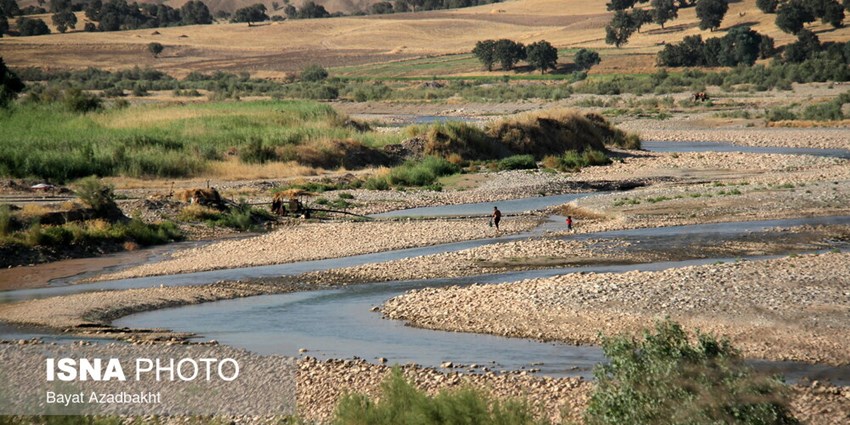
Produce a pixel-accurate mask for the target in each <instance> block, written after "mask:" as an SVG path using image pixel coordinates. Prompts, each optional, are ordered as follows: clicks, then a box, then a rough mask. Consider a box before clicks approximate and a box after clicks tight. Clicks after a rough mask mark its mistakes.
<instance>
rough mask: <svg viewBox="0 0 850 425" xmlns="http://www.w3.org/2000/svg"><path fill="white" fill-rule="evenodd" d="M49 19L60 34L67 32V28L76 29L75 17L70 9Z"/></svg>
mask: <svg viewBox="0 0 850 425" xmlns="http://www.w3.org/2000/svg"><path fill="white" fill-rule="evenodd" d="M51 19H52V20H53V25H54V26H56V30H58V31H59V32H61V33H64V32H65V31H67V30H68V28H71V29H74V28H76V27H77V15H75V14H74V12H72V11H71V9H66V10H64V11H61V12H56V13H54V14H53V16H52V17H51Z"/></svg>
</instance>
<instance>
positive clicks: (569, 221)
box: [567, 215, 573, 232]
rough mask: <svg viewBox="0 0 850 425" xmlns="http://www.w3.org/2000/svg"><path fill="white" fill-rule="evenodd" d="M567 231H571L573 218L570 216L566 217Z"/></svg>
mask: <svg viewBox="0 0 850 425" xmlns="http://www.w3.org/2000/svg"><path fill="white" fill-rule="evenodd" d="M567 230H569V231H571V232H572V231H573V216H571V215H568V216H567Z"/></svg>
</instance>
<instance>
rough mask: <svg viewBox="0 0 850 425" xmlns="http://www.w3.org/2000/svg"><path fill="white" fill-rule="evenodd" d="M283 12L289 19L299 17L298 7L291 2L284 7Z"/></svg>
mask: <svg viewBox="0 0 850 425" xmlns="http://www.w3.org/2000/svg"><path fill="white" fill-rule="evenodd" d="M283 14H284V15H286V17H287V18H289V19H295V18H297V17H298V9H296V8H295V6H293V5H291V4H287V5H286V6H284V7H283Z"/></svg>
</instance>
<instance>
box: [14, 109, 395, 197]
mask: <svg viewBox="0 0 850 425" xmlns="http://www.w3.org/2000/svg"><path fill="white" fill-rule="evenodd" d="M5 114H6V116H5V117H4V118H3V119H2V120H0V133H2V134H3V135H4V137H3V138H2V141H0V175H2V176H9V177H30V176H36V177H42V178H48V179H51V180H55V181H59V182H62V181H66V180H70V179H74V178H78V177H83V176H89V175H100V176H116V175H122V176H129V177H187V176H197V175H201V174H203V173H204V172H205V171H207V170H208V168H209V167H210V164H211V163H213V162H216V161H223V160H225V159H227V158H230V157H232V158H239V160H240V161H241V162H246V163H263V162H266V161H284V162H286V161H299V162H301V163H303V164H304V165H308V166H332V167H334V168H335V166H340V165H345V164H344V163H343V162H344V161H343V157H344V156H345V152H344V151H345V150H348V149H364V148H365V147H370V146H381V145H384V144H386V143H389V142H395V141H397V140H396V139H397V138H396V137H395V136H393V135H386V134H378V133H373V132H364V131H358V128H357V126H355V125H352V124H351V123H350V122H347V121H346V118H345V117H343V116H341V115H339V114H337V113H336V112H335V111H334V110H333V108H331V107H330V106H327V105H323V104H319V103H316V102H309V101H259V102H211V103H205V104H192V105H180V104H168V105H142V106H133V107H129V108H122V109H111V110H107V111H101V112H95V113H89V114H77V113H72V112H68V111H66V110H65V109H63V108H62V107H61V106H59V105H57V104H48V105H20V106H18V107H16V108H15V109H13V110H12V111H10V112H5ZM338 141H344V142H338ZM334 162H337V163H336V164H335V163H334Z"/></svg>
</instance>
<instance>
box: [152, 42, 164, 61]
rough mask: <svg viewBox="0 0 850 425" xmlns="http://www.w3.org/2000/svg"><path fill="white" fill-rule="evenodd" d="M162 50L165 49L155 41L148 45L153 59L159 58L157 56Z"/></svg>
mask: <svg viewBox="0 0 850 425" xmlns="http://www.w3.org/2000/svg"><path fill="white" fill-rule="evenodd" d="M163 49H165V47H163V46H162V44H159V43H157V42H155V41H154V42H153V43H150V44H148V50H149V51H150V52H151V54H153V57H155V58H157V57H159V54H160V53H162V50H163Z"/></svg>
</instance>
